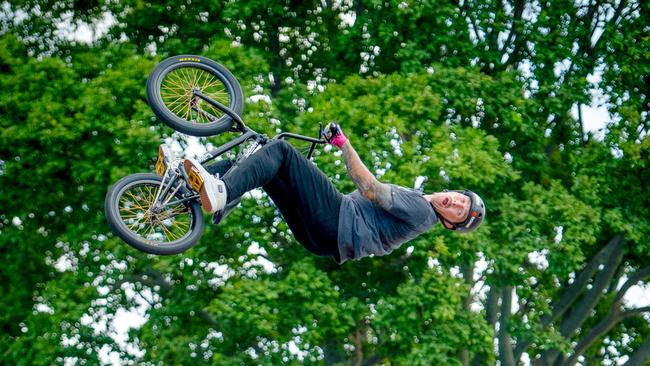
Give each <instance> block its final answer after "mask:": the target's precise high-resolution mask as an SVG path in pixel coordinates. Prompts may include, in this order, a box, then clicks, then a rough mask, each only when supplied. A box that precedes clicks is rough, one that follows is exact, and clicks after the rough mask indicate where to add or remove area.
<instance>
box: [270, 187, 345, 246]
mask: <svg viewBox="0 0 650 366" xmlns="http://www.w3.org/2000/svg"><path fill="white" fill-rule="evenodd" d="M262 188H263V189H264V191H265V192H266V193H267V194H268V195H269V197H270V198H271V200H273V202H274V203H275V205H276V206H277V207H278V210H280V213H281V214H282V217H284V220H285V221H286V222H287V225H288V226H289V229H291V232H292V233H293V236H294V237H295V238H296V240H297V241H298V242H299V243H300V244H301V245H302V246H303V247H305V249H307V250H309V251H310V252H312V253H314V254H316V255H321V256H335V257H337V258H338V246H337V235H338V215H337V216H336V217H332V218H331V219H330V222H325V223H321V224H320V225H318V227H317V228H311V227H310V223H309V222H306V221H305V220H304V216H303V213H302V212H301V210H300V208H299V205H297V204H295V197H293V196H292V195H291V190H289V189H288V188H287V186H286V185H285V184H284V182H283V181H282V180H280V179H279V178H277V177H276V178H274V179H273V180H271V182H269V183H268V184H267V185H265V186H264V187H262Z"/></svg>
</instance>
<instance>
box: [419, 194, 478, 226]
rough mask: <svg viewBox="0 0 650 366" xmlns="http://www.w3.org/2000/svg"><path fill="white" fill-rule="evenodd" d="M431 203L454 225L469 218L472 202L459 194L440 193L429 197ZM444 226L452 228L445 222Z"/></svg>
mask: <svg viewBox="0 0 650 366" xmlns="http://www.w3.org/2000/svg"><path fill="white" fill-rule="evenodd" d="M429 202H430V203H431V205H432V206H433V208H435V209H436V212H438V213H439V214H440V215H441V216H442V217H443V218H444V219H445V220H446V221H448V222H449V223H453V224H458V223H461V222H463V221H464V220H465V219H466V218H467V214H468V213H469V209H470V206H471V201H470V199H469V197H467V196H466V195H464V194H462V193H458V192H438V193H434V194H432V195H430V196H429ZM443 225H445V226H447V227H450V225H447V224H446V223H444V222H443Z"/></svg>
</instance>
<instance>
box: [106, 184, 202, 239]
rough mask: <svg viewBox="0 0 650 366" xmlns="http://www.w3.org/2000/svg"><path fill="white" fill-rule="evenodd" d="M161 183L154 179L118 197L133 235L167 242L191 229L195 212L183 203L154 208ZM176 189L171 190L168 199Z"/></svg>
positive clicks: (125, 220)
mask: <svg viewBox="0 0 650 366" xmlns="http://www.w3.org/2000/svg"><path fill="white" fill-rule="evenodd" d="M161 184H162V183H158V184H155V183H153V182H152V183H146V184H141V185H137V186H134V187H131V188H130V189H128V190H127V191H125V192H124V193H123V194H122V196H121V197H120V199H119V200H118V202H119V207H118V212H119V213H120V217H121V219H122V221H123V222H124V224H125V225H126V227H127V228H128V229H129V230H130V231H131V232H132V233H133V234H135V235H137V236H139V237H141V238H143V239H145V240H148V241H152V242H157V243H159V244H160V245H164V244H165V243H170V242H174V241H177V240H180V239H181V238H182V237H184V236H185V235H188V234H189V233H190V232H191V222H192V212H191V211H190V210H189V209H188V208H187V207H186V206H185V205H183V204H182V203H172V204H171V205H168V206H165V208H164V209H163V210H162V212H160V211H155V210H153V209H152V207H154V203H155V202H154V200H155V197H156V194H157V191H158V190H159V189H160V188H161ZM176 192H177V190H174V191H173V192H169V194H168V195H169V197H168V198H167V201H168V200H169V199H171V198H172V197H174V195H175V194H176Z"/></svg>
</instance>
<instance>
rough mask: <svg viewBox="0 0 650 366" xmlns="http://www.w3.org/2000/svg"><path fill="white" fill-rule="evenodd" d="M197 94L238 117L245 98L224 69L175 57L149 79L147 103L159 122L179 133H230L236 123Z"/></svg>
mask: <svg viewBox="0 0 650 366" xmlns="http://www.w3.org/2000/svg"><path fill="white" fill-rule="evenodd" d="M194 91H199V92H201V93H202V94H204V95H205V96H207V97H209V98H211V99H213V100H215V101H217V102H219V103H221V104H223V105H224V106H226V107H229V108H230V109H231V110H233V111H234V112H235V113H236V114H237V115H241V113H242V110H243V108H244V95H243V93H242V90H241V86H240V85H239V82H237V79H236V78H235V77H234V76H233V75H232V73H230V71H228V69H226V68H225V67H224V66H222V65H220V64H218V63H216V62H214V61H212V60H210V59H208V58H205V57H202V56H195V55H180V56H173V57H170V58H168V59H166V60H164V61H162V62H161V63H160V64H158V65H157V66H156V67H155V68H154V69H153V71H152V72H151V74H150V75H149V78H148V79H147V90H146V94H147V101H148V102H149V105H150V106H151V109H152V110H153V112H154V113H155V114H156V116H157V117H158V118H160V120H162V121H163V122H164V123H165V124H167V125H168V126H169V127H171V128H173V129H174V130H176V131H179V132H182V133H186V134H188V135H193V136H212V135H217V134H220V133H223V132H225V131H228V130H229V129H230V128H231V127H232V125H233V120H232V118H231V117H230V116H228V115H227V114H225V113H224V112H223V111H221V110H220V109H219V108H217V107H215V106H213V105H212V104H210V103H208V102H207V101H206V100H204V99H202V98H200V97H197V96H196V95H195V94H194Z"/></svg>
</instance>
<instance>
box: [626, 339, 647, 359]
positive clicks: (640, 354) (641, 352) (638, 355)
mask: <svg viewBox="0 0 650 366" xmlns="http://www.w3.org/2000/svg"><path fill="white" fill-rule="evenodd" d="M648 361H650V337H648V339H646V340H645V342H643V344H642V345H641V347H639V348H637V350H636V351H634V353H632V355H630V359H629V360H627V362H626V363H625V366H644V365H648Z"/></svg>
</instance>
